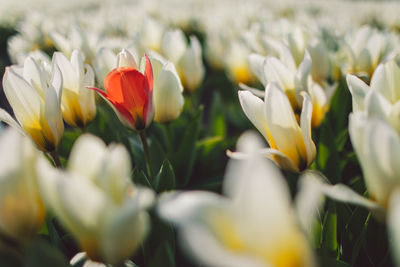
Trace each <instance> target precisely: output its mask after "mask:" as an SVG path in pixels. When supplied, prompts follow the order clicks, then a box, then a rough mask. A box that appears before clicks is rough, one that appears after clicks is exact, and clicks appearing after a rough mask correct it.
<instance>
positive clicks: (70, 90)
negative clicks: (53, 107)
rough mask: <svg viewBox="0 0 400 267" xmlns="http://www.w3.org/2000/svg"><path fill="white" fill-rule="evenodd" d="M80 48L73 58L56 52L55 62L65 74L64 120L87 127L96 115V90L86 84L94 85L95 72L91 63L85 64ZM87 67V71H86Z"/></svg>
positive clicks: (63, 91) (75, 125)
mask: <svg viewBox="0 0 400 267" xmlns="http://www.w3.org/2000/svg"><path fill="white" fill-rule="evenodd" d="M83 62H84V58H83V55H82V53H81V52H80V51H79V50H74V51H73V52H72V55H71V60H68V59H67V58H66V57H65V55H64V54H62V53H60V52H56V53H54V55H53V64H56V65H57V66H58V67H59V68H60V70H61V73H62V76H63V90H62V97H61V110H62V114H63V117H64V120H65V121H66V122H67V123H68V124H69V125H71V126H74V127H80V128H85V127H86V126H87V124H89V123H90V122H91V121H92V120H93V119H94V117H95V116H96V102H95V97H94V96H95V92H93V91H90V90H87V88H86V86H94V73H93V70H92V68H91V67H90V66H89V65H87V64H86V65H84V63H83ZM85 69H86V73H85Z"/></svg>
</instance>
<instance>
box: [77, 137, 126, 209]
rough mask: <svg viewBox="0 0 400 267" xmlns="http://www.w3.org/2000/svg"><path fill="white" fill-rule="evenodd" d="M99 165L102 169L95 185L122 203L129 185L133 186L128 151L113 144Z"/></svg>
mask: <svg viewBox="0 0 400 267" xmlns="http://www.w3.org/2000/svg"><path fill="white" fill-rule="evenodd" d="M82 149H83V148H82ZM103 150H104V148H103ZM77 153H79V152H77ZM77 156H78V155H77ZM79 156H81V155H79ZM99 163H100V164H99V166H97V167H98V168H101V173H100V174H97V175H96V181H95V183H96V184H98V185H99V186H101V188H103V190H104V191H105V192H107V194H108V195H109V196H110V197H111V198H112V199H113V200H114V201H115V202H116V203H121V202H122V201H123V200H124V199H122V197H123V196H124V194H125V189H126V187H127V185H128V184H131V181H130V179H129V176H130V172H131V161H130V158H129V153H128V151H127V150H126V148H125V147H124V146H122V145H120V144H117V145H113V144H111V145H110V146H109V147H108V149H107V153H105V154H104V156H103V157H102V158H100V159H99Z"/></svg>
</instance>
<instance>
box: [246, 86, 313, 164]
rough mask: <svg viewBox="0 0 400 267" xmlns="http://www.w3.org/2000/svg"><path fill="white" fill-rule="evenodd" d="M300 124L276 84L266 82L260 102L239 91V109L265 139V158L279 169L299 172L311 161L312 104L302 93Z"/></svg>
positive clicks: (251, 95)
mask: <svg viewBox="0 0 400 267" xmlns="http://www.w3.org/2000/svg"><path fill="white" fill-rule="evenodd" d="M302 96H303V104H302V106H303V107H302V111H301V117H300V125H299V123H298V122H297V120H296V117H295V114H294V112H293V109H292V107H291V105H290V101H289V99H288V97H287V96H286V95H285V93H284V92H283V90H282V89H281V88H280V87H279V86H278V85H277V84H275V83H269V84H268V86H267V88H266V89H265V100H264V101H262V100H261V99H260V98H258V97H257V96H255V95H253V94H252V93H251V92H249V91H239V101H240V104H241V106H242V109H243V111H244V113H245V114H246V116H247V117H248V118H249V120H250V121H251V122H252V123H253V125H254V126H255V127H256V128H257V129H258V130H259V131H260V133H261V134H262V135H263V136H264V138H265V139H266V140H267V142H268V144H269V145H270V148H269V149H267V150H265V153H266V155H267V156H268V157H269V158H271V159H272V160H273V161H274V162H275V163H276V164H278V165H279V166H280V167H281V168H283V169H287V170H291V171H296V172H299V171H302V170H304V169H305V168H307V167H308V166H310V164H311V163H312V162H313V161H314V159H315V154H316V149H315V144H314V142H313V141H312V139H311V115H312V108H313V107H312V103H311V99H310V97H309V96H308V95H307V93H303V94H302Z"/></svg>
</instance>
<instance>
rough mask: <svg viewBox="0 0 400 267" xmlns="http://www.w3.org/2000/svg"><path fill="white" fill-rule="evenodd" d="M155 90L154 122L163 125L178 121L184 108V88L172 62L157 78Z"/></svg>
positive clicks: (165, 66) (166, 65)
mask: <svg viewBox="0 0 400 267" xmlns="http://www.w3.org/2000/svg"><path fill="white" fill-rule="evenodd" d="M153 90H154V91H153V101H154V109H155V115H154V120H155V121H156V122H161V123H163V122H168V121H172V120H174V119H176V118H177V117H178V116H179V115H180V113H181V111H182V108H183V103H184V99H183V95H182V91H183V86H182V84H181V81H180V79H179V76H178V74H177V73H176V70H175V67H174V65H173V64H172V63H171V62H169V63H167V64H165V65H164V67H163V68H162V70H161V71H160V72H159V74H158V76H157V77H156V78H155V80H154V89H153Z"/></svg>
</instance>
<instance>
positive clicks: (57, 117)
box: [44, 86, 64, 145]
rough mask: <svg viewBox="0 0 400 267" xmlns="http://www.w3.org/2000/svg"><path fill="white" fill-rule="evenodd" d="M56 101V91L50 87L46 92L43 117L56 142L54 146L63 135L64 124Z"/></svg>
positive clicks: (58, 103)
mask: <svg viewBox="0 0 400 267" xmlns="http://www.w3.org/2000/svg"><path fill="white" fill-rule="evenodd" d="M58 100H59V99H58V96H57V93H56V91H55V90H54V89H53V87H52V86H50V87H49V88H48V89H47V91H46V99H45V110H44V117H45V119H46V122H47V123H48V125H49V127H50V130H51V132H52V134H53V136H54V138H55V140H56V141H55V145H57V144H58V143H59V141H60V140H61V138H62V136H63V134H64V122H63V120H62V114H61V108H60V102H58Z"/></svg>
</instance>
